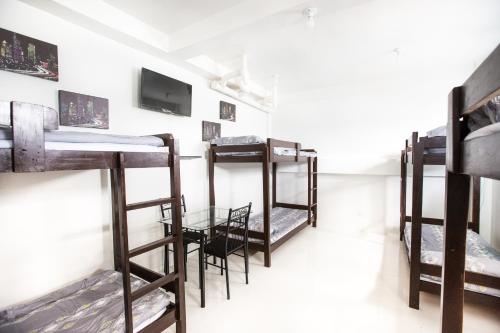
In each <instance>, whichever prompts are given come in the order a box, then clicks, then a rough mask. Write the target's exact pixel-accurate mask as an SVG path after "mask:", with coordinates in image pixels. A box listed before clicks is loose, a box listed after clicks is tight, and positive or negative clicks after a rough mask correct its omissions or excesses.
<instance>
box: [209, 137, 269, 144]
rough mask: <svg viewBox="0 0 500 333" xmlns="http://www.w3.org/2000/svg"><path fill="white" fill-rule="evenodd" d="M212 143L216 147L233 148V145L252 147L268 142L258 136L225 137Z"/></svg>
mask: <svg viewBox="0 0 500 333" xmlns="http://www.w3.org/2000/svg"><path fill="white" fill-rule="evenodd" d="M210 143H211V144H213V145H216V146H233V145H251V144H259V143H266V141H265V140H264V139H262V138H261V137H259V136H256V135H244V136H225V137H222V138H216V139H213V140H212V141H210Z"/></svg>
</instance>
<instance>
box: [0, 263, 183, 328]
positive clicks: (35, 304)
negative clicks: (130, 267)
mask: <svg viewBox="0 0 500 333" xmlns="http://www.w3.org/2000/svg"><path fill="white" fill-rule="evenodd" d="M130 279H131V288H132V291H135V290H138V289H139V288H141V287H144V286H146V285H147V284H148V283H147V282H145V281H144V280H142V279H140V278H138V277H135V276H133V275H131V277H130ZM122 281H123V280H122V274H121V273H120V272H116V271H112V270H102V271H98V272H96V273H94V274H92V275H91V276H89V277H88V278H85V279H83V280H80V281H78V282H75V283H73V284H71V285H69V286H67V287H65V288H62V289H59V290H57V291H54V292H52V293H50V294H48V295H45V296H42V297H40V298H38V299H36V300H33V301H30V302H26V303H23V304H19V305H15V306H13V307H10V308H7V309H5V310H2V311H0V333H7V332H9V333H16V332H19V333H20V332H32V333H41V332H125V316H124V303H123V283H122ZM132 312H133V323H134V332H139V331H141V330H142V329H144V328H146V327H147V326H148V325H149V324H151V323H153V322H154V321H155V320H157V319H159V318H160V317H162V316H169V317H171V321H172V323H173V322H175V306H174V304H173V303H172V302H171V301H170V296H169V294H168V293H167V292H166V291H164V290H162V289H155V290H154V291H152V292H150V293H148V294H146V295H144V296H142V297H141V298H139V299H137V300H136V301H134V302H133V303H132Z"/></svg>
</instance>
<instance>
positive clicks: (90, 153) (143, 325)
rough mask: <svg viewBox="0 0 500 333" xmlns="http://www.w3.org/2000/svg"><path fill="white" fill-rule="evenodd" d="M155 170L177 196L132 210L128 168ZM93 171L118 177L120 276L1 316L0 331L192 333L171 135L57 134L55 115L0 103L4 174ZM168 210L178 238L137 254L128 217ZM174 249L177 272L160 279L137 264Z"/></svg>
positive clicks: (105, 274)
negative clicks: (164, 170)
mask: <svg viewBox="0 0 500 333" xmlns="http://www.w3.org/2000/svg"><path fill="white" fill-rule="evenodd" d="M151 167H168V168H169V171H170V192H171V197H169V198H161V199H155V200H151V201H146V202H139V203H127V202H126V188H125V169H126V168H151ZM91 169H109V170H110V172H111V187H112V213H113V214H112V215H113V253H114V271H102V272H97V273H96V274H94V275H92V276H90V277H89V278H87V279H84V280H82V281H79V282H77V283H75V284H72V285H71V286H68V287H66V288H63V289H61V290H58V291H56V292H54V293H51V294H49V295H47V296H44V297H41V298H39V299H37V300H35V301H32V302H28V303H25V304H21V305H17V306H13V307H11V308H9V309H6V310H4V311H2V312H0V332H16V331H19V332H24V331H33V332H35V331H36V332H38V331H43V330H44V329H52V330H53V331H58V332H64V331H75V330H76V331H88V332H96V331H101V330H103V331H113V332H116V331H124V332H126V333H132V332H162V331H163V330H165V329H166V328H167V327H169V326H171V325H173V324H175V325H176V331H177V332H186V314H185V300H184V297H185V296H184V261H183V242H182V229H181V227H182V222H181V212H182V209H181V195H180V193H181V192H180V170H179V155H178V142H177V141H176V140H175V139H174V138H173V136H172V135H170V134H161V135H156V136H148V137H130V136H118V135H103V134H95V133H83V132H63V131H58V115H57V112H56V111H55V110H53V109H51V108H47V107H44V106H40V105H34V104H29V103H20V102H11V103H9V102H0V170H1V171H2V172H16V173H22V172H45V171H54V170H91ZM165 203H171V204H172V207H173V212H172V214H173V217H174V221H175V222H174V225H173V230H172V234H171V235H168V236H166V237H164V238H162V239H159V240H156V241H154V242H151V243H149V244H145V245H142V246H139V247H137V248H134V249H130V248H129V246H128V226H127V212H128V211H131V210H136V209H142V208H147V207H153V206H159V205H161V204H165ZM170 243H171V244H173V245H174V248H175V255H174V272H172V273H168V272H165V274H160V273H158V272H155V271H152V270H150V269H148V268H146V267H143V266H141V265H139V264H137V263H134V262H133V261H131V259H132V258H134V257H136V256H138V255H140V254H143V253H146V252H149V251H151V250H153V249H157V248H162V247H163V248H165V247H166V245H167V244H170ZM167 292H170V293H173V294H174V295H175V296H174V298H175V299H173V300H171V299H170V296H169V295H171V294H170V293H167ZM54 305H57V306H54Z"/></svg>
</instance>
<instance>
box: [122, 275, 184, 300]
mask: <svg viewBox="0 0 500 333" xmlns="http://www.w3.org/2000/svg"><path fill="white" fill-rule="evenodd" d="M177 278H178V275H177V274H175V273H170V274H167V275H165V276H164V277H161V278H159V279H158V280H155V281H153V282H151V283H149V284H147V285H145V286H144V287H142V288H139V289H137V290H136V291H134V292H132V301H135V300H137V299H139V298H141V297H142V296H144V295H146V294H148V293H150V292H152V291H153V290H155V289H158V288H160V287H163V286H164V285H166V284H169V283H171V282H173V281H174V280H175V279H177Z"/></svg>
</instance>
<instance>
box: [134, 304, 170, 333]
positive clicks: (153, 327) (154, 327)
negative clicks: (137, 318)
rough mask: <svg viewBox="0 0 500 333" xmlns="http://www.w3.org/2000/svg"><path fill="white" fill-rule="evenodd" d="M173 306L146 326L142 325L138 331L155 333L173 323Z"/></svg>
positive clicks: (140, 332)
mask: <svg viewBox="0 0 500 333" xmlns="http://www.w3.org/2000/svg"><path fill="white" fill-rule="evenodd" d="M175 317H176V313H175V307H171V308H168V309H167V311H166V312H165V313H163V314H162V315H161V317H160V318H158V319H156V320H155V321H153V322H152V323H151V324H149V325H148V326H146V327H144V328H143V329H142V330H140V331H139V333H157V332H163V331H164V330H165V329H167V328H168V327H170V326H171V325H172V324H174V323H175V321H176V319H175Z"/></svg>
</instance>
